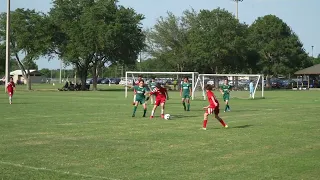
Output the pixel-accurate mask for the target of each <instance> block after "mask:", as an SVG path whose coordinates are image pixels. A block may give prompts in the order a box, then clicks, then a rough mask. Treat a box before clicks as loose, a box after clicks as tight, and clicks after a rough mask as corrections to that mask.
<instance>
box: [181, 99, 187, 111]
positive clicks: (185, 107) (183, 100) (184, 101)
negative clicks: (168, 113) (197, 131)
mask: <svg viewBox="0 0 320 180" xmlns="http://www.w3.org/2000/svg"><path fill="white" fill-rule="evenodd" d="M182 106H183V109H184V110H185V111H186V110H187V106H186V99H185V98H184V96H182Z"/></svg>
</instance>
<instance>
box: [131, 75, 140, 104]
mask: <svg viewBox="0 0 320 180" xmlns="http://www.w3.org/2000/svg"><path fill="white" fill-rule="evenodd" d="M141 80H142V76H141V75H139V76H138V80H136V81H133V86H139V83H140V81H141ZM135 101H136V90H135V89H133V103H132V104H133V105H135V104H136V103H135Z"/></svg>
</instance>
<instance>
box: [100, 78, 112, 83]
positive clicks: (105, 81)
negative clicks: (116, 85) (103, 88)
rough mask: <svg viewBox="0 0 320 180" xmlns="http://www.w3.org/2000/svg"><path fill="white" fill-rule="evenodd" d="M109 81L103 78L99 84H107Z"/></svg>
mask: <svg viewBox="0 0 320 180" xmlns="http://www.w3.org/2000/svg"><path fill="white" fill-rule="evenodd" d="M109 82H110V79H109V78H104V79H103V80H101V84H109Z"/></svg>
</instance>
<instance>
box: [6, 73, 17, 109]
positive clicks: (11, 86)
mask: <svg viewBox="0 0 320 180" xmlns="http://www.w3.org/2000/svg"><path fill="white" fill-rule="evenodd" d="M14 91H16V85H15V84H14V82H13V78H10V81H9V83H8V85H7V93H8V94H9V102H10V104H12V96H13V92H14Z"/></svg>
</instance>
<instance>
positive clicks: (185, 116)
mask: <svg viewBox="0 0 320 180" xmlns="http://www.w3.org/2000/svg"><path fill="white" fill-rule="evenodd" d="M193 117H198V116H193V115H189V116H188V115H172V118H174V119H183V118H193Z"/></svg>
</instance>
